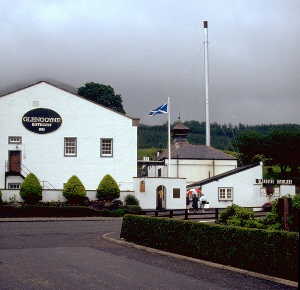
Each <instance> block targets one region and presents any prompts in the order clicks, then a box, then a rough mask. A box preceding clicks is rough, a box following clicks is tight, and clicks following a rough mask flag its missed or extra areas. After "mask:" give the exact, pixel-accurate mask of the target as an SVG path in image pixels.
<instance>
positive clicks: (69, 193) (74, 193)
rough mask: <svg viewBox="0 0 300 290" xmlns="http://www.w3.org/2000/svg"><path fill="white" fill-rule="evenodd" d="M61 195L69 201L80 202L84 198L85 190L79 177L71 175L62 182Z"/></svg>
mask: <svg viewBox="0 0 300 290" xmlns="http://www.w3.org/2000/svg"><path fill="white" fill-rule="evenodd" d="M63 196H64V197H65V198H66V199H67V200H68V201H70V202H79V203H81V202H82V201H83V200H85V199H86V191H85V188H84V185H83V184H82V183H81V181H80V179H79V178H78V177H77V176H75V175H73V176H72V177H70V178H69V180H68V181H67V183H65V184H64V189H63Z"/></svg>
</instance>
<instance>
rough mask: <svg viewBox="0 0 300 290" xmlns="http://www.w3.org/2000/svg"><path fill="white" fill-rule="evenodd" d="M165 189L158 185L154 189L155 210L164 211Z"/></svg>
mask: <svg viewBox="0 0 300 290" xmlns="http://www.w3.org/2000/svg"><path fill="white" fill-rule="evenodd" d="M166 191H167V190H166V187H165V186H163V185H160V186H158V187H157V189H156V209H159V210H160V209H166Z"/></svg>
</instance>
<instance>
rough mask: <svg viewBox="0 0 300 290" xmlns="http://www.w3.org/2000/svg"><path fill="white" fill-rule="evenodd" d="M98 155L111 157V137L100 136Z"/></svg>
mask: <svg viewBox="0 0 300 290" xmlns="http://www.w3.org/2000/svg"><path fill="white" fill-rule="evenodd" d="M100 143H101V144H100V156H102V157H112V156H113V139H112V138H101V142H100Z"/></svg>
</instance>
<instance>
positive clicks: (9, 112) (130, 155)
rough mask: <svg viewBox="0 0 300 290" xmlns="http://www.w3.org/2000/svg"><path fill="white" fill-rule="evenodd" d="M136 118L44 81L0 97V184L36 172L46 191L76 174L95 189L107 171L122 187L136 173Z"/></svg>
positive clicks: (14, 184)
mask: <svg viewBox="0 0 300 290" xmlns="http://www.w3.org/2000/svg"><path fill="white" fill-rule="evenodd" d="M138 122H139V120H138V119H133V118H130V117H128V116H126V115H123V114H120V113H117V112H114V111H112V110H110V109H108V108H106V107H103V106H101V105H98V104H96V103H94V102H91V101H89V100H86V99H85V98H83V97H81V96H78V95H76V94H75V93H73V92H71V91H68V90H66V89H63V88H61V87H58V86H56V85H54V84H51V83H49V82H46V81H41V82H38V83H35V84H32V85H29V86H27V87H24V88H20V89H18V90H16V91H13V92H10V93H7V94H5V95H2V96H1V97H0V152H1V154H0V188H1V189H17V188H18V187H19V186H20V184H21V183H22V182H23V179H24V177H25V176H26V175H27V174H28V173H29V172H32V173H34V174H35V175H36V176H37V177H38V178H39V180H40V181H41V182H42V184H43V186H44V188H45V189H47V188H48V189H49V188H55V189H62V188H63V184H64V183H65V182H66V181H67V180H68V179H69V178H70V177H71V176H72V175H77V176H78V177H79V178H80V180H81V181H82V183H83V184H84V186H85V188H86V189H87V190H95V189H96V188H97V186H98V184H99V182H100V180H101V179H102V178H103V176H104V175H106V174H110V175H111V176H113V177H114V178H115V180H116V181H117V183H118V184H119V185H120V189H121V190H122V191H131V190H133V177H134V176H136V175H137V126H138Z"/></svg>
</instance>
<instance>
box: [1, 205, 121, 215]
mask: <svg viewBox="0 0 300 290" xmlns="http://www.w3.org/2000/svg"><path fill="white" fill-rule="evenodd" d="M124 213H125V212H124V211H123V210H122V211H120V210H115V211H110V210H94V209H91V208H88V207H85V206H60V207H56V206H40V205H24V206H18V207H16V206H11V205H1V206H0V218H21V217H92V216H93V217H97V216H105V217H120V216H123V215H124Z"/></svg>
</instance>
